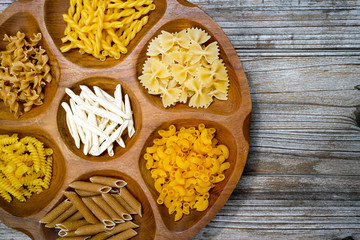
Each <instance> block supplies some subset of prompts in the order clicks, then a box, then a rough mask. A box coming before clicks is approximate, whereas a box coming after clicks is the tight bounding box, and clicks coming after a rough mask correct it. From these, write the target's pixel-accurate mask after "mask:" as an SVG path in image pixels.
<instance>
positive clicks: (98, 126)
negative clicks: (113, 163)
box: [61, 84, 135, 157]
mask: <svg viewBox="0 0 360 240" xmlns="http://www.w3.org/2000/svg"><path fill="white" fill-rule="evenodd" d="M80 88H81V93H80V95H76V94H75V93H74V92H73V91H72V90H70V89H69V88H67V89H66V90H65V92H66V93H67V94H68V95H69V96H70V106H69V104H68V103H66V102H63V103H62V104H61V106H62V107H63V108H64V110H65V111H66V123H67V126H68V128H69V131H70V134H71V136H72V137H73V139H74V141H75V145H76V147H77V148H80V143H83V144H84V148H83V153H84V154H85V155H87V154H91V155H93V156H99V155H101V154H102V153H103V152H104V151H107V152H108V154H109V156H111V157H112V156H114V150H113V146H114V142H115V141H116V142H117V143H118V144H119V145H120V146H121V147H122V148H125V142H124V140H123V139H122V135H123V134H124V133H125V130H127V132H128V136H129V137H130V138H131V137H132V136H133V135H134V134H135V128H134V120H133V116H132V115H133V112H132V109H131V105H130V99H129V96H128V95H127V94H125V95H124V100H123V94H122V90H121V85H120V84H118V85H117V86H116V89H115V92H114V97H112V96H111V95H109V94H108V93H107V92H105V91H104V90H102V89H101V88H99V87H96V86H94V92H95V93H94V92H92V91H91V90H90V89H89V88H88V87H87V86H85V85H81V86H80Z"/></svg>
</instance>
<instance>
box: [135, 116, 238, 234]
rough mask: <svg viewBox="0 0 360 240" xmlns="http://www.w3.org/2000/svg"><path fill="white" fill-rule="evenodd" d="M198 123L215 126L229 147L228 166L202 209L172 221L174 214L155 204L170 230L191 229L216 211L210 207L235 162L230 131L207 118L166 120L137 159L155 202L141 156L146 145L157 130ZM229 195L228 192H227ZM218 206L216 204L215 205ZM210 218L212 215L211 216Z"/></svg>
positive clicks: (153, 189)
mask: <svg viewBox="0 0 360 240" xmlns="http://www.w3.org/2000/svg"><path fill="white" fill-rule="evenodd" d="M200 123H204V124H205V126H206V128H215V129H216V133H215V137H216V138H217V139H218V140H219V143H220V144H225V145H226V146H227V147H228V148H229V152H230V154H229V158H228V159H227V160H226V161H228V162H230V164H231V165H230V168H229V169H227V170H225V171H224V174H225V180H223V181H222V182H219V183H217V184H216V186H215V187H214V188H212V189H211V190H210V191H209V193H210V198H209V207H208V208H207V209H206V210H205V211H203V212H198V211H196V210H191V211H190V214H189V215H184V216H183V218H182V219H181V220H179V221H178V222H175V221H174V214H172V215H169V213H168V209H167V208H166V207H165V205H158V204H156V206H157V208H158V211H159V213H160V215H161V218H162V220H163V222H164V224H165V225H166V227H167V228H168V229H169V230H170V231H171V232H182V231H186V230H189V229H191V228H192V227H193V226H194V225H195V224H198V223H199V222H201V221H202V218H203V217H204V216H205V215H208V214H212V215H214V216H215V215H216V213H217V212H218V210H217V211H215V212H214V211H212V209H213V208H214V207H215V203H216V201H217V199H218V197H219V196H220V195H221V194H223V191H224V189H225V188H226V186H227V183H228V181H229V179H230V176H231V175H232V174H233V172H234V167H235V165H236V163H237V146H236V141H235V139H234V136H233V135H232V134H231V132H230V131H229V130H228V129H227V128H226V127H225V126H223V125H222V124H220V123H218V122H213V121H209V120H203V119H177V120H172V121H168V122H166V123H163V124H161V125H160V126H159V127H158V128H156V129H155V130H154V131H153V132H152V133H151V134H150V136H149V137H148V139H147V140H146V142H145V144H144V147H143V149H142V150H141V154H140V159H139V167H140V172H141V174H142V177H143V179H144V181H145V183H146V186H147V187H148V189H149V191H150V192H151V195H152V197H153V198H154V202H155V203H156V200H157V198H158V196H159V194H158V192H157V191H156V189H155V187H154V180H153V179H152V178H151V173H150V170H148V169H146V160H145V159H144V158H143V156H144V154H145V153H146V147H149V146H151V145H152V144H153V140H154V139H155V138H161V137H160V135H159V134H158V130H160V129H165V130H167V129H168V128H169V126H170V125H172V124H173V125H175V127H176V129H177V130H179V129H180V128H181V127H186V128H189V127H197V126H198V125H199V124H200ZM229 195H230V194H229ZM216 207H218V206H216ZM211 218H212V217H211ZM211 218H207V220H204V221H210V220H211ZM206 223H207V222H206ZM206 223H205V224H206Z"/></svg>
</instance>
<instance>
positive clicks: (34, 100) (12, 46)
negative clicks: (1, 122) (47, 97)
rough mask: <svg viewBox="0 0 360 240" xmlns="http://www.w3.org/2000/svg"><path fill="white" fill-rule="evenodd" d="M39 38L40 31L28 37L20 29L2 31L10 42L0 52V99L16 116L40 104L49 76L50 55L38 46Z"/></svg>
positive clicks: (50, 78)
mask: <svg viewBox="0 0 360 240" xmlns="http://www.w3.org/2000/svg"><path fill="white" fill-rule="evenodd" d="M41 38H42V35H41V33H37V34H34V36H33V37H32V38H29V39H26V38H25V33H22V32H17V33H16V36H8V35H6V34H5V35H4V41H6V42H9V43H8V44H7V45H6V50H5V51H2V52H1V53H0V59H1V62H0V99H2V100H3V101H4V103H5V105H6V106H8V107H9V108H10V112H11V113H13V114H14V116H15V117H16V118H19V117H20V116H21V115H22V114H23V113H24V112H28V111H30V110H31V108H32V107H33V105H41V104H43V99H44V93H43V88H44V87H45V85H46V84H47V83H49V82H50V81H51V80H52V76H51V73H50V66H49V63H48V61H49V57H48V55H47V54H46V50H45V49H43V48H42V47H41V46H38V43H39V41H40V40H41Z"/></svg>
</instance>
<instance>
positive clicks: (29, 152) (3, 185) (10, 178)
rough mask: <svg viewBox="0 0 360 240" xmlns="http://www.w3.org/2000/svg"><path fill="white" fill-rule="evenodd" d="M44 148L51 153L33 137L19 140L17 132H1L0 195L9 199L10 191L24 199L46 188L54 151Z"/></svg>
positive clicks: (49, 177) (17, 197)
mask: <svg viewBox="0 0 360 240" xmlns="http://www.w3.org/2000/svg"><path fill="white" fill-rule="evenodd" d="M47 149H50V148H47ZM47 151H48V153H51V154H48V155H47V154H46V152H45V150H44V144H43V143H42V142H40V141H39V140H38V139H36V138H34V137H30V136H26V137H24V138H21V139H20V140H19V138H18V136H17V134H13V135H11V136H9V135H0V195H1V196H2V197H3V198H4V199H5V200H6V201H8V202H11V200H12V197H11V195H12V196H14V197H15V198H16V199H18V200H19V201H21V202H25V201H26V199H27V198H29V197H30V196H31V195H32V193H41V192H42V191H43V189H48V188H49V186H50V181H51V177H52V164H53V158H52V156H51V155H52V152H53V151H52V150H51V152H50V151H49V150H47ZM9 194H11V195H9Z"/></svg>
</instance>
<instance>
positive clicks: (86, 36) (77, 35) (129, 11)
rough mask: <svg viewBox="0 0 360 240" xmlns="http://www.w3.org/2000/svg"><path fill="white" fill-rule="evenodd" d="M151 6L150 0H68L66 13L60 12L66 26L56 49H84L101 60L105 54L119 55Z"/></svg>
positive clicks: (123, 52)
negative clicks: (60, 45) (59, 46)
mask: <svg viewBox="0 0 360 240" xmlns="http://www.w3.org/2000/svg"><path fill="white" fill-rule="evenodd" d="M154 9H155V4H154V3H153V0H141V1H128V0H127V1H117V0H114V1H107V0H87V1H76V0H70V6H69V9H68V13H67V14H63V19H64V21H65V22H66V23H67V27H66V28H65V31H64V34H65V37H63V38H62V39H61V40H62V42H63V43H65V45H64V46H62V47H61V48H60V50H61V52H67V51H70V50H71V49H73V48H78V49H79V52H80V54H85V53H88V54H91V55H93V56H94V57H96V58H98V59H100V60H102V61H104V60H105V59H106V57H107V56H109V57H114V58H115V59H119V58H120V56H121V54H126V53H127V48H126V47H127V45H128V44H129V43H130V41H131V40H132V39H134V38H135V36H136V34H137V33H138V32H140V30H141V29H142V28H143V26H144V25H145V24H147V22H148V20H149V16H147V14H148V13H149V12H150V11H153V10H154Z"/></svg>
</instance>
